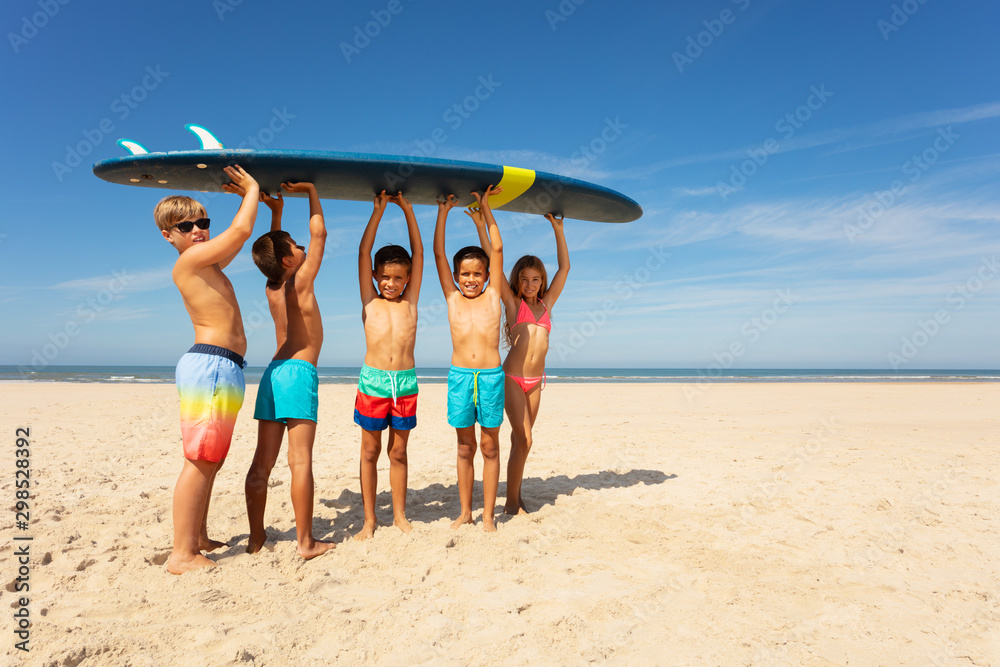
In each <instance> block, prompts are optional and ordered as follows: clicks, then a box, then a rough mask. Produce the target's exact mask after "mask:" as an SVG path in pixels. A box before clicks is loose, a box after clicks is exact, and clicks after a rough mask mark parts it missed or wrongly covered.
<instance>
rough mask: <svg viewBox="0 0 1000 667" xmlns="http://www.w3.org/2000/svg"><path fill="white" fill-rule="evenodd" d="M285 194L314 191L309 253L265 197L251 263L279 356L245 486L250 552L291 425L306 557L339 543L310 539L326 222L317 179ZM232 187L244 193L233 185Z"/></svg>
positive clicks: (295, 498)
mask: <svg viewBox="0 0 1000 667" xmlns="http://www.w3.org/2000/svg"><path fill="white" fill-rule="evenodd" d="M281 187H282V188H284V190H285V191H286V192H304V193H306V194H307V195H308V196H309V251H308V252H306V251H305V249H304V248H303V247H302V246H300V245H296V244H295V241H293V240H292V237H291V236H290V235H289V234H288V232H285V231H282V229H281V212H282V206H283V203H284V202H283V200H282V198H281V193H280V192H279V193H277V195H278V196H277V197H276V198H271V197H268V196H267V195H265V194H261V201H263V202H264V203H265V204H267V206H268V208H270V209H271V231H269V232H268V233H267V234H264V235H263V236H261V237H260V238H259V239H257V240H256V241H254V244H253V261H254V263H255V264H257V267H258V268H259V269H260V270H261V272H262V273H263V274H264V275H265V276H266V277H267V286H266V288H265V290H266V293H267V301H268V306H269V308H270V310H271V316H272V317H273V318H274V329H275V335H276V336H277V341H278V351H277V352H275V353H274V359H273V360H272V361H271V363H270V365H269V366H268V367H267V370H265V371H264V375H263V377H261V381H260V387H259V388H258V390H257V404H256V406H255V409H254V415H253V416H254V418H255V419H257V420H258V422H257V450H256V452H254V457H253V463H251V464H250V470H249V471H248V472H247V478H246V484H245V486H244V491H245V493H246V501H247V516H248V518H249V520H250V540H249V542H248V543H247V552H248V553H256V552H257V551H260V549H261V547H262V546H263V545H264V542H265V541H266V539H267V533H266V532H265V530H264V509H265V506H266V504H267V482H268V479H269V478H270V476H271V469H272V468H274V464H275V461H277V459H278V451H279V450H280V449H281V439H282V437H283V436H284V434H285V430H286V429H287V430H288V467H289V468H291V473H292V488H291V491H292V509H293V510H294V511H295V536H296V541H297V542H298V545H297V551H298V553H299V555H300V556H302V558H304V559H306V560H309V559H310V558H315V557H316V556H319V555H320V554H323V553H325V552H327V551H329V550H330V549H333V548H334V544H333V543H332V542H322V541H320V540H317V539H315V538H314V537H313V533H312V519H313V492H314V483H313V472H312V450H313V442H314V441H315V439H316V417H317V408H318V403H319V400H318V385H319V378H318V376H317V373H316V364H317V363H318V362H319V351H320V348H321V347H322V346H323V320H322V319H321V318H320V313H319V304H317V303H316V293H315V290H314V283H315V281H316V274H317V273H318V272H319V268H320V265H321V264H322V262H323V250H324V248H325V245H326V224H325V222H324V220H323V208H322V207H321V206H320V203H319V196H318V195H317V193H316V187H315V186H314V185H313V184H312V183H282V184H281ZM229 191H230V192H236V194H239V192H238V191H237V190H235V189H229Z"/></svg>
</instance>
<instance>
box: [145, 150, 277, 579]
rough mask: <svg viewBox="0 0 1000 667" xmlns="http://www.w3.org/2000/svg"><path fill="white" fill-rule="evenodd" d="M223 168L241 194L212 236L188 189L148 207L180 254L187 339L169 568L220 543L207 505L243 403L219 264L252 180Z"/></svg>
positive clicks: (180, 370) (242, 348)
mask: <svg viewBox="0 0 1000 667" xmlns="http://www.w3.org/2000/svg"><path fill="white" fill-rule="evenodd" d="M224 171H225V172H226V175H227V176H229V178H231V179H232V181H233V183H235V184H237V185H238V186H239V187H240V188H242V190H243V191H244V197H243V202H242V203H241V204H240V208H239V211H237V213H236V216H235V217H234V218H233V222H232V224H230V225H229V228H228V229H226V230H225V231H224V232H222V233H221V234H219V235H218V236H217V237H215V238H210V234H209V232H208V225H209V220H208V218H206V217H205V209H204V207H203V206H202V205H201V204H200V203H198V202H197V201H195V200H194V199H192V198H191V197H182V196H180V195H173V196H170V197H165V198H163V199H162V200H161V201H160V203H158V204H157V205H156V209H155V210H154V211H153V217H154V219H155V220H156V226H157V227H158V228H159V229H160V233H161V234H162V235H163V237H164V238H165V239H166V240H167V241H168V242H169V243H170V244H171V245H173V246H174V248H176V249H177V252H178V254H179V255H180V256H179V257H178V258H177V262H176V263H175V264H174V269H173V272H172V277H173V280H174V284H175V285H177V289H178V290H179V291H180V293H181V299H183V301H184V307H185V308H186V309H187V311H188V315H189V316H190V317H191V324H192V325H194V346H193V347H192V348H191V349H190V350H188V352H187V354H185V355H184V356H182V357H181V359H180V361H179V362H177V393H178V394H179V395H180V402H181V435H182V437H183V440H184V467H183V468H182V469H181V474H180V476H179V477H178V478H177V486H176V487H175V488H174V503H173V518H174V544H173V550H172V551H171V553H170V558H169V559H168V560H167V571H168V572H170V573H171V574H183V573H184V572H187V571H189V570H193V569H196V568H200V567H211V566H213V565H215V563H214V562H212V561H211V560H209V559H208V558H206V557H205V556H204V555H202V553H201V552H202V551H212V550H214V549H218V548H219V547H221V546H225V545H224V543H223V542H219V541H217V540H212V539H210V538H209V537H208V527H207V522H208V506H209V502H210V501H211V498H212V486H213V485H214V484H215V476H216V474H217V473H218V472H219V469H220V468H221V467H222V464H223V462H224V461H225V459H226V455H227V454H228V453H229V445H230V444H231V442H232V438H233V428H234V427H235V425H236V414H237V413H238V412H239V410H240V407H241V406H242V405H243V394H244V390H245V382H244V379H243V368H244V367H245V366H246V362H245V361H244V360H243V355H244V354H246V350H247V339H246V335H245V334H244V332H243V318H242V317H241V315H240V306H239V304H238V303H237V302H236V293H235V292H234V291H233V285H232V283H231V282H229V279H228V278H226V276H225V274H224V273H222V269H224V268H225V267H226V266H228V265H229V263H230V262H231V261H232V260H233V258H234V257H236V255H237V254H238V253H239V251H240V249H242V248H243V244H244V243H245V242H246V240H247V239H249V238H250V235H251V234H252V233H253V225H254V222H255V220H256V219H257V193H258V192H259V186H258V185H257V181H255V180H254V179H253V177H251V176H250V175H249V174H247V173H246V172H245V171H243V169H242V168H241V167H240V166H239V165H236V166H233V167H226V168H225V170H224Z"/></svg>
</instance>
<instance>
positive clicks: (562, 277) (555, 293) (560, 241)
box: [545, 213, 569, 308]
mask: <svg viewBox="0 0 1000 667" xmlns="http://www.w3.org/2000/svg"><path fill="white" fill-rule="evenodd" d="M545 219H546V220H548V221H549V222H551V223H552V231H554V232H555V234H556V259H557V261H558V262H559V268H558V269H557V270H556V275H554V276H552V280H551V281H550V282H549V288H548V289H547V290H545V304H546V305H547V306H548V307H549V308H551V307H552V306H553V305H554V304H555V302H556V299H558V298H559V295H560V294H562V291H563V287H565V286H566V278H567V277H569V247H568V246H567V245H566V234H565V233H564V232H563V219H562V216H560V217H558V218H557V217H556V216H554V215H552V214H551V213H546V214H545Z"/></svg>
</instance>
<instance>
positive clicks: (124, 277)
mask: <svg viewBox="0 0 1000 667" xmlns="http://www.w3.org/2000/svg"><path fill="white" fill-rule="evenodd" d="M171 270H172V269H171V268H170V267H163V268H158V269H149V270H147V271H137V272H136V271H131V270H129V269H126V268H124V267H122V268H121V269H113V270H112V271H111V272H110V273H106V274H104V275H100V276H94V277H92V278H78V279H76V280H67V281H63V282H61V283H57V284H55V285H52V286H51V288H50V289H53V290H60V291H65V292H71V293H93V292H100V291H102V290H110V291H111V292H113V293H116V294H117V293H119V292H146V291H150V290H158V289H164V288H167V287H173V281H172V280H171V277H170V274H171Z"/></svg>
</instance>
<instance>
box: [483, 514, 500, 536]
mask: <svg viewBox="0 0 1000 667" xmlns="http://www.w3.org/2000/svg"><path fill="white" fill-rule="evenodd" d="M483 530H485V531H486V532H487V533H495V532H497V525H496V524H495V523H493V517H491V516H484V517H483Z"/></svg>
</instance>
